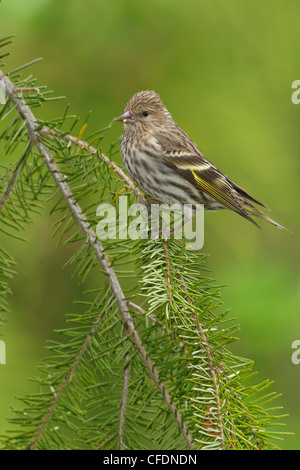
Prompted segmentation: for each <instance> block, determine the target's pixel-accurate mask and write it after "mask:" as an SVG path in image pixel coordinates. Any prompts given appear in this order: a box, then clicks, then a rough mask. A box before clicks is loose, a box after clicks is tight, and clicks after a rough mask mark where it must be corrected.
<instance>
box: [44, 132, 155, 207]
mask: <svg viewBox="0 0 300 470" xmlns="http://www.w3.org/2000/svg"><path fill="white" fill-rule="evenodd" d="M38 132H39V133H40V134H41V135H42V134H45V135H50V136H54V137H57V138H58V139H61V140H64V141H65V142H70V143H71V144H73V145H75V146H77V147H79V148H81V149H84V150H86V151H87V152H89V153H90V154H92V155H94V156H95V157H97V158H99V159H100V160H102V161H104V162H105V163H106V165H107V166H108V167H109V168H111V169H112V171H114V172H115V173H116V174H117V175H118V176H119V177H120V178H121V179H122V180H123V181H124V183H125V184H126V185H127V186H128V187H129V188H130V189H131V190H132V192H133V194H134V195H135V196H136V197H137V198H138V200H139V202H140V203H141V204H147V201H146V199H145V198H144V196H143V194H142V193H141V191H140V190H139V189H138V188H137V187H136V185H135V184H134V183H133V181H132V180H131V179H130V178H129V177H128V176H127V175H126V173H125V172H124V171H123V170H122V169H121V168H120V167H119V166H118V165H117V164H116V163H114V162H112V161H111V160H110V158H108V157H107V156H106V155H104V154H103V153H100V152H99V150H98V149H96V148H95V147H93V146H92V145H89V144H88V143H87V142H85V141H84V140H81V139H78V138H77V137H74V136H72V135H68V134H63V133H59V132H57V131H54V130H53V129H50V128H49V127H47V126H43V127H42V128H41V129H39V130H38Z"/></svg>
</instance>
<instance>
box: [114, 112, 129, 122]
mask: <svg viewBox="0 0 300 470" xmlns="http://www.w3.org/2000/svg"><path fill="white" fill-rule="evenodd" d="M115 121H121V122H125V123H126V122H133V117H132V115H131V114H130V112H129V111H126V112H125V113H124V114H121V116H119V117H117V118H116V119H115Z"/></svg>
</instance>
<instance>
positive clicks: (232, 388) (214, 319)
mask: <svg viewBox="0 0 300 470" xmlns="http://www.w3.org/2000/svg"><path fill="white" fill-rule="evenodd" d="M6 42H8V40H4V41H3V42H2V45H1V43H0V47H3V45H5V43H6ZM24 68H25V66H24V67H19V68H18V69H17V70H15V71H13V72H11V73H9V74H7V76H8V77H9V78H10V80H12V81H13V82H14V84H15V86H16V87H18V88H19V89H20V88H24V87H27V88H28V87H36V81H35V79H34V78H33V77H32V76H31V75H30V76H29V77H27V78H25V79H22V78H21V76H20V71H21V70H23V69H24ZM1 78H2V76H1V75H0V79H1ZM38 88H39V91H31V92H28V93H29V95H28V96H27V95H26V98H25V101H23V102H22V103H21V106H23V111H24V109H25V107H26V106H27V105H26V103H27V104H28V105H29V106H30V108H31V109H33V108H35V107H37V106H40V105H41V104H42V103H44V102H47V101H48V100H49V99H50V98H49V92H48V91H47V90H46V88H45V87H38ZM14 93H15V95H16V96H17V97H18V96H19V97H20V99H21V93H23V95H24V96H25V92H22V91H21V90H14ZM24 96H23V98H24ZM51 99H52V98H51ZM0 112H1V115H0V118H1V119H2V124H1V140H2V142H3V143H4V147H3V148H4V151H5V152H6V154H10V155H12V156H13V157H14V163H12V164H11V165H9V166H8V167H7V166H5V167H2V175H1V179H0V182H1V191H2V198H1V213H0V230H2V231H3V232H5V233H7V234H9V235H10V236H14V237H16V238H21V239H23V237H22V232H23V229H24V226H25V225H26V224H28V223H31V222H32V221H33V215H34V214H35V213H36V212H37V211H40V210H41V209H42V208H43V207H44V204H45V203H46V202H48V201H51V202H52V214H54V215H56V221H55V223H54V226H55V230H54V234H55V236H56V237H57V238H58V242H59V243H64V244H72V245H73V247H74V251H73V254H72V256H71V258H70V260H69V264H70V265H72V266H74V273H75V274H76V275H77V276H78V277H79V279H80V281H81V282H82V283H84V282H86V279H87V277H88V276H89V277H94V278H95V279H97V285H98V287H97V288H96V289H94V290H92V291H91V290H89V291H87V292H86V293H85V300H84V301H81V302H80V303H81V307H82V309H81V313H80V314H73V315H67V321H68V327H67V328H65V329H63V330H61V331H58V333H59V334H60V335H61V341H60V342H59V341H55V342H53V341H52V342H51V343H49V345H48V350H49V353H50V355H49V356H48V357H46V358H45V359H44V360H43V361H42V362H41V364H40V366H39V375H38V377H35V378H34V379H33V380H34V381H35V382H36V390H37V391H36V393H34V394H30V395H27V396H25V397H23V398H22V399H21V401H22V408H21V409H16V410H15V418H14V419H13V420H12V422H13V423H14V425H15V426H14V429H15V430H14V431H13V432H12V433H10V434H9V435H6V436H4V437H3V438H2V447H4V448H10V449H24V448H32V449H35V448H38V449H73V448H75V449H85V448H92V449H118V448H125V449H147V448H157V449H185V448H186V447H189V448H196V449H269V448H274V443H273V441H274V439H279V438H280V434H279V433H278V434H277V433H273V432H271V431H270V427H271V426H273V423H274V422H275V423H276V424H277V425H278V423H277V421H276V413H277V412H276V408H272V407H269V402H270V401H271V400H273V399H274V398H276V395H275V394H274V393H269V394H265V391H264V390H265V388H267V387H268V386H269V384H270V383H269V381H264V382H262V383H260V384H252V382H251V380H250V377H251V375H252V366H253V364H252V362H251V361H249V360H247V359H244V358H240V357H236V356H234V355H233V354H232V353H231V352H230V350H229V349H228V344H229V343H231V342H232V341H233V340H235V339H236V338H235V336H234V335H235V334H236V331H237V326H236V324H235V322H234V321H233V319H228V318H227V314H226V312H225V313H224V312H222V310H221V299H220V291H219V288H218V287H216V286H215V285H214V283H213V282H212V280H211V279H210V277H209V276H208V274H207V271H206V268H205V256H204V255H203V254H202V253H199V252H191V251H186V250H185V249H184V246H183V245H182V244H181V243H179V242H177V241H175V240H170V241H168V242H166V241H165V240H162V239H159V240H138V241H128V240H118V241H115V240H107V241H105V242H100V241H98V242H96V243H98V246H102V247H103V253H102V257H103V258H105V257H106V256H108V258H107V259H109V260H110V266H111V267H112V268H113V271H114V273H115V274H116V276H117V277H118V279H120V280H121V281H120V283H121V286H122V279H123V277H126V280H128V277H129V276H131V279H130V281H131V282H130V285H128V284H126V290H125V288H124V287H122V290H121V288H120V290H119V292H120V293H121V294H122V293H123V292H124V293H125V296H126V300H127V301H128V302H127V305H128V307H129V310H130V311H129V312H125V313H126V314H127V317H126V318H125V317H124V312H123V310H122V309H123V306H122V305H123V303H122V302H123V301H124V299H123V298H120V297H118V294H117V293H116V290H114V289H113V287H112V281H111V276H110V274H109V272H108V270H107V269H105V266H104V265H103V264H101V262H100V264H99V258H97V256H95V248H94V245H93V243H91V240H90V238H88V237H87V232H84V231H83V229H82V225H81V224H80V223H79V221H78V214H77V213H76V210H75V209H76V207H75V205H76V204H77V207H79V206H80V208H81V210H82V213H83V214H84V221H85V224H86V226H87V227H88V228H91V229H93V230H94V231H95V229H96V224H97V218H96V208H97V206H98V205H99V203H100V202H101V203H103V202H107V203H113V204H115V205H117V204H118V202H117V201H118V197H119V195H120V194H128V195H130V198H132V200H134V196H133V194H132V191H131V189H130V188H129V187H128V184H126V182H124V180H123V179H122V178H121V177H120V173H117V172H116V171H113V169H112V167H111V165H110V161H109V159H110V158H111V157H112V156H113V155H114V154H115V152H116V151H117V150H116V145H115V144H113V145H108V146H107V147H108V148H107V149H105V150H106V152H105V154H104V153H103V151H102V148H101V147H100V145H102V144H103V143H104V142H105V140H103V137H104V134H105V131H106V130H107V128H106V129H104V130H101V131H98V132H96V133H93V135H90V136H88V137H87V138H86V142H87V143H88V144H89V146H93V148H94V149H96V151H95V152H93V151H91V149H90V148H89V149H88V147H87V146H84V145H83V144H80V142H79V141H80V139H81V136H82V133H83V131H84V130H85V124H86V123H87V120H88V117H89V116H88V117H87V118H86V119H85V120H84V121H83V122H82V123H79V121H78V119H77V117H76V116H73V115H69V114H68V113H69V107H67V108H66V110H65V112H64V113H63V115H62V117H60V118H58V119H54V120H52V121H51V122H45V121H37V127H36V129H35V132H36V136H37V137H38V138H37V139H36V138H34V137H35V136H32V135H31V134H30V132H29V130H28V126H27V124H28V122H27V119H28V116H27V115H26V112H25V113H24V112H22V113H21V112H20V110H19V109H17V108H16V105H15V104H14V102H13V99H12V97H11V96H8V99H7V102H6V104H5V105H3V106H2V107H1V109H0ZM26 116H27V117H26ZM76 133H77V140H76V138H75V141H74V140H71V139H70V138H69V134H72V135H75V137H76ZM102 140H103V142H102ZM37 141H38V142H39V143H41V144H42V145H43V149H46V151H47V152H48V153H49V154H50V155H51V158H52V162H54V163H55V165H56V169H57V170H56V174H58V172H59V176H60V178H63V181H64V183H65V185H66V187H67V188H68V190H69V191H70V193H69V196H68V197H66V194H67V193H66V191H65V189H63V188H62V187H61V186H59V185H58V184H57V182H56V180H55V179H54V178H53V173H51V171H49V166H47V164H45V158H42V155H41V152H40V148H39V147H38V145H37ZM70 194H71V195H72V196H70ZM68 198H69V200H71V199H74V204H73V208H72V207H71V206H70V205H68V204H67V202H66V201H67V200H68ZM105 259H106V258H105ZM13 266H14V265H13V259H12V258H11V256H10V255H8V254H7V253H6V252H5V250H4V249H1V251H0V274H1V284H0V288H1V300H2V307H1V309H2V312H5V313H6V312H7V303H6V294H7V293H8V292H9V287H8V284H7V282H8V280H9V279H10V278H11V276H12V275H13V269H14V268H13ZM128 267H131V268H132V269H131V271H129V269H128ZM108 281H109V282H108ZM133 302H134V303H133ZM129 323H130V324H131V326H130V328H129ZM277 417H278V416H277ZM271 429H272V428H271Z"/></svg>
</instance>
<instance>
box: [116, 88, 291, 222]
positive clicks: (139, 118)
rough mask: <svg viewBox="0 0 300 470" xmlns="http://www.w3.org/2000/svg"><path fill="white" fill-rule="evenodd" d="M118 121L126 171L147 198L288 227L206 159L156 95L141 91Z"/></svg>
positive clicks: (128, 104) (129, 102)
mask: <svg viewBox="0 0 300 470" xmlns="http://www.w3.org/2000/svg"><path fill="white" fill-rule="evenodd" d="M116 120H118V121H121V122H123V124H124V131H123V136H122V138H121V142H120V149H121V155H122V158H123V162H124V165H125V168H126V170H127V171H128V173H129V175H130V176H131V178H132V179H133V180H134V181H135V183H137V184H138V185H139V186H140V187H141V189H142V190H143V191H144V192H145V193H146V194H147V195H149V196H151V197H153V198H154V199H156V200H158V201H160V202H163V203H166V204H175V203H180V204H182V205H183V204H193V205H196V204H204V208H205V210H209V211H211V210H217V209H224V208H228V209H231V210H233V211H235V212H237V213H238V214H240V215H241V216H242V217H244V218H245V219H247V220H249V221H251V222H252V223H254V224H255V225H257V224H256V222H255V221H254V220H253V219H252V218H251V217H250V216H257V217H260V218H262V219H264V220H266V221H268V222H270V223H271V224H274V225H276V226H277V227H279V228H281V229H285V227H282V226H281V225H279V224H278V223H277V222H275V221H274V220H272V219H271V218H270V217H268V216H267V215H266V214H264V213H263V212H262V211H261V210H259V209H258V208H257V207H255V206H254V205H253V204H252V203H256V204H258V205H260V206H262V207H264V208H265V209H267V207H266V206H265V205H264V204H262V203H261V202H259V201H258V200H257V199H255V198H253V197H252V196H250V194H248V193H247V191H245V190H244V189H243V188H241V187H240V186H238V185H237V184H235V183H234V182H233V181H231V180H230V179H229V178H228V177H227V176H226V175H225V174H224V173H222V172H221V171H220V170H219V169H218V168H217V167H216V166H215V165H213V164H212V163H211V162H209V161H208V160H207V159H206V158H205V157H204V156H203V154H202V153H201V152H200V150H199V149H198V147H197V146H196V144H195V143H194V142H193V141H192V140H191V139H190V137H189V136H188V135H187V134H186V133H185V132H184V131H183V130H182V129H180V127H178V125H177V124H176V123H175V122H174V120H173V119H172V116H171V114H170V113H169V111H168V110H167V109H166V107H165V106H164V105H163V103H162V101H161V99H160V97H159V95H157V94H156V93H155V92H154V91H140V92H138V93H136V94H135V95H134V96H133V97H132V98H131V99H130V100H129V101H128V103H127V104H126V106H125V110H124V113H123V114H122V115H121V116H119V117H118V118H117V119H116ZM285 230H286V229H285Z"/></svg>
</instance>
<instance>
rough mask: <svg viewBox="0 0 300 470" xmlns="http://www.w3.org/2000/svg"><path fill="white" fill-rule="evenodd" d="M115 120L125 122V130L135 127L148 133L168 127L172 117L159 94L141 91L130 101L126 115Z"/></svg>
mask: <svg viewBox="0 0 300 470" xmlns="http://www.w3.org/2000/svg"><path fill="white" fill-rule="evenodd" d="M115 120H116V121H121V122H123V124H124V128H126V127H127V126H128V128H130V127H132V126H135V127H136V128H138V129H140V130H141V131H143V132H147V131H151V129H157V128H160V127H161V126H164V125H166V124H167V123H168V122H169V121H170V120H172V117H171V114H170V113H169V111H168V110H167V109H166V107H165V106H164V104H163V103H162V101H161V99H160V97H159V95H158V94H157V93H155V92H154V91H139V92H138V93H136V94H135V95H133V97H132V98H131V99H130V100H129V101H128V103H127V104H126V106H125V109H124V113H123V114H122V115H121V116H119V117H117V118H116V119H115ZM128 130H129V129H128Z"/></svg>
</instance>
